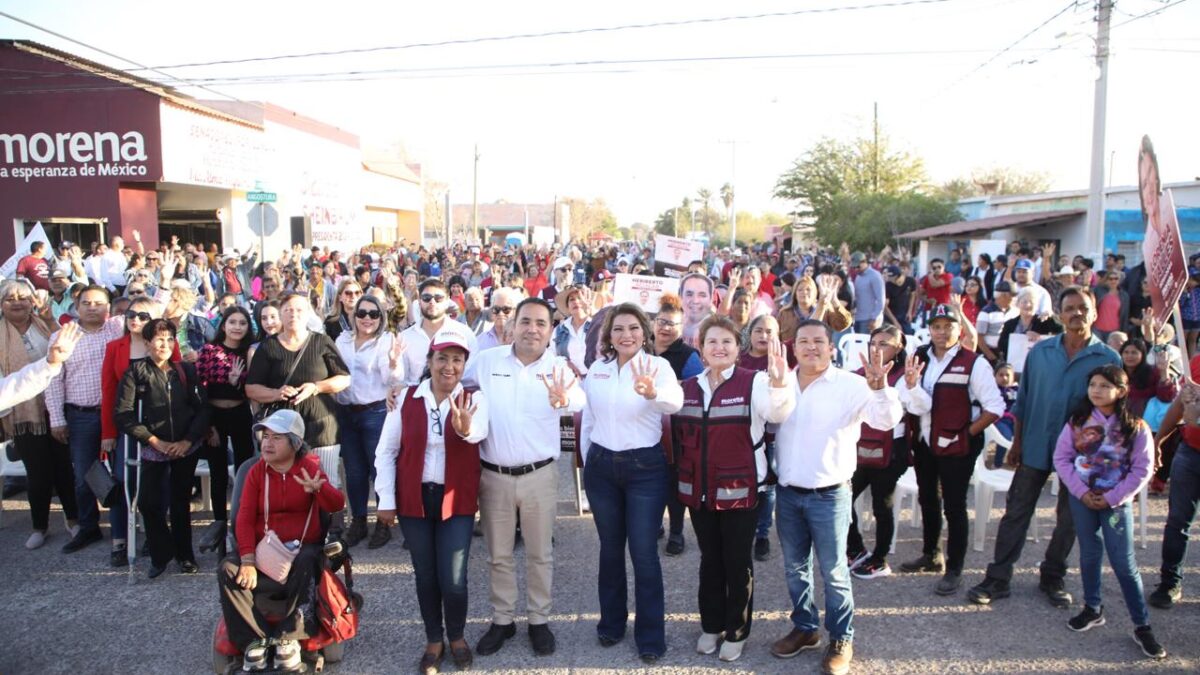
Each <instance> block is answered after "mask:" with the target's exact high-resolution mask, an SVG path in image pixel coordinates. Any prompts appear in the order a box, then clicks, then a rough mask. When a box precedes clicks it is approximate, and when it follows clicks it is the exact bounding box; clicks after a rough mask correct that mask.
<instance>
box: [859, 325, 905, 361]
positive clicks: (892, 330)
mask: <svg viewBox="0 0 1200 675" xmlns="http://www.w3.org/2000/svg"><path fill="white" fill-rule="evenodd" d="M881 333H887V334H888V335H891V336H892V337H894V338H897V339H899V340H900V349H897V350H896V356H895V357H894V358H893V359H892V372H904V361H905V359H907V358H908V352H907V351H905V347H906V346H907V345H908V341H907V340H906V339H905V337H904V331H902V330H900V329H899V328H897V327H895V326H893V325H892V324H890V323H885V324H883V325H882V326H880V327H879V328H876V329H875V330H873V331H871V334H870V335H869V336H867V339H868V340H870V339H871V338H873V337H875V336H876V335H879V334H881Z"/></svg>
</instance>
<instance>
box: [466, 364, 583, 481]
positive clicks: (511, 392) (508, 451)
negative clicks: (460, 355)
mask: <svg viewBox="0 0 1200 675" xmlns="http://www.w3.org/2000/svg"><path fill="white" fill-rule="evenodd" d="M555 368H558V369H559V370H560V371H561V372H562V373H564V374H565V375H566V377H567V381H568V382H570V381H571V380H573V379H575V374H574V373H572V372H571V369H570V367H568V366H567V362H566V359H564V358H562V357H561V356H555V355H554V352H553V350H551V349H546V350H545V351H544V352H542V356H541V358H539V359H538V360H537V361H534V362H533V363H531V364H529V365H528V366H527V365H525V364H523V363H521V360H520V359H518V358H517V355H516V354H515V353H514V351H513V347H512V345H502V346H500V347H496V348H495V349H488V350H486V351H482V352H479V354H478V355H477V356H476V357H475V358H473V359H471V363H470V365H469V366H468V367H467V372H466V374H465V375H464V376H463V383H464V384H466V385H467V386H468V387H472V386H475V387H479V389H480V391H482V392H484V393H485V394H487V397H488V398H489V399H491V400H495V401H503V402H504V414H503V415H497V416H496V418H495V419H493V420H491V421H490V424H489V427H490V429H491V431H490V433H489V434H488V437H487V439H486V440H485V441H484V442H483V445H482V446H481V447H480V454H479V456H480V458H481V459H482V460H483V461H485V462H489V463H491V464H495V465H497V466H507V467H514V466H524V465H526V464H533V463H535V462H540V461H542V460H544V459H558V456H559V454H560V453H561V450H562V435H561V433H560V431H559V418H560V417H561V416H562V414H563V413H568V414H569V413H574V412H578V411H580V410H583V406H584V404H585V403H586V402H587V397H586V396H585V395H584V393H583V387H582V386H580V385H581V383H579V382H576V383H575V386H573V387H571V388H570V389H569V390H568V391H567V401H568V402H567V407H566V408H561V409H558V410H555V409H554V408H551V407H550V395H549V394H548V393H547V391H546V385H544V384H543V383H542V381H543V378H549V377H552V376H553V374H554V369H555Z"/></svg>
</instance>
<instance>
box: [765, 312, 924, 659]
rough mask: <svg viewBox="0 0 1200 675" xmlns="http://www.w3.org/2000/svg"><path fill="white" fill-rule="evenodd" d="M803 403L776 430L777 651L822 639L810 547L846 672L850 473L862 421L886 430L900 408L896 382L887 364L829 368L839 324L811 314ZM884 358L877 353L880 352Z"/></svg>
mask: <svg viewBox="0 0 1200 675" xmlns="http://www.w3.org/2000/svg"><path fill="white" fill-rule="evenodd" d="M795 348H796V360H797V362H798V363H799V366H798V368H797V370H796V383H795V384H794V385H793V386H795V387H796V388H797V391H796V409H795V410H794V411H793V412H792V414H791V415H790V416H789V417H788V418H787V420H786V421H784V422H783V424H781V425H779V431H778V432H777V433H776V435H775V447H776V450H775V453H776V462H777V464H778V473H779V486H778V488H777V489H776V497H775V499H776V505H777V506H776V508H777V513H778V529H779V543H780V547H781V548H782V550H783V561H784V570H785V573H786V576H787V585H788V593H789V595H790V596H791V601H792V607H793V608H794V609H793V610H792V615H791V619H792V625H793V628H792V631H791V632H790V633H788V634H787V635H786V636H785V637H783V638H781V639H780V640H778V641H776V642H775V644H774V645H772V646H771V653H772V654H774V655H775V656H777V657H779V658H789V657H792V656H795V655H796V654H798V653H800V652H801V651H803V650H805V649H815V648H816V647H818V646H819V645H820V644H821V634H820V632H819V630H818V626H819V618H820V613H819V611H818V610H817V606H816V603H815V602H814V594H813V574H812V561H811V558H812V553H813V550H814V549H815V550H816V554H817V563H818V564H819V565H820V567H821V576H822V578H823V580H824V583H825V627H826V629H827V630H828V631H829V636H830V644H829V648H828V649H827V650H826V652H825V659H824V662H823V669H824V672H826V673H845V672H846V671H847V670H849V667H850V661H851V659H852V657H853V654H854V649H853V644H852V642H853V639H854V627H853V625H852V622H853V618H854V596H853V594H852V592H851V588H850V569H849V566H848V565H847V563H846V540H847V538H848V536H849V530H850V509H851V499H850V485H849V482H850V478H851V477H852V476H853V475H854V470H855V468H856V467H857V465H858V448H857V446H858V435H859V430H860V428H861V425H862V423H863V422H866V423H867V424H869V425H871V426H872V427H874V428H876V429H879V430H881V431H887V430H890V429H892V428H893V427H895V426H896V424H897V423H898V422H899V421H900V418H901V417H902V415H903V412H904V411H903V409H902V408H901V406H900V400H899V398H898V396H897V394H896V390H895V389H892V388H890V387H888V386H887V372H888V370H889V369H890V367H889V366H890V364H887V365H885V364H882V363H881V362H880V361H875V362H872V363H865V362H864V364H863V365H864V366H865V368H866V378H865V379H864V378H863V377H862V376H859V375H856V374H854V373H851V372H850V371H848V370H842V369H839V368H834V367H831V365H830V364H831V363H832V361H833V352H834V344H833V332H832V331H831V330H830V328H829V327H828V326H826V325H825V324H823V323H821V322H820V321H816V320H813V319H809V320H806V321H802V322H801V323H800V324H799V326H798V327H797V329H796V338H795ZM876 358H879V357H876Z"/></svg>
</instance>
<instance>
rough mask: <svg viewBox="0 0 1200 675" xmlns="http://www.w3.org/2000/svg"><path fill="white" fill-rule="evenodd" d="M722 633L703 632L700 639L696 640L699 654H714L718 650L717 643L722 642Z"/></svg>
mask: <svg viewBox="0 0 1200 675" xmlns="http://www.w3.org/2000/svg"><path fill="white" fill-rule="evenodd" d="M721 635H722V634H721V633H701V634H700V639H699V640H697V641H696V653H697V654H712V653H713V652H715V651H717V645H719V644H721Z"/></svg>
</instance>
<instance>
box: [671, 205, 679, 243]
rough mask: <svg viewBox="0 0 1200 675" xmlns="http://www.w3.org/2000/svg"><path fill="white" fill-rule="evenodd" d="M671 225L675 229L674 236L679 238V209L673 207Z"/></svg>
mask: <svg viewBox="0 0 1200 675" xmlns="http://www.w3.org/2000/svg"><path fill="white" fill-rule="evenodd" d="M671 225H672V226H674V228H675V236H676V237H678V236H679V207H678V206H676V207H675V214H674V215H672V216H671Z"/></svg>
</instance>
